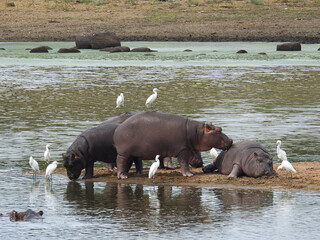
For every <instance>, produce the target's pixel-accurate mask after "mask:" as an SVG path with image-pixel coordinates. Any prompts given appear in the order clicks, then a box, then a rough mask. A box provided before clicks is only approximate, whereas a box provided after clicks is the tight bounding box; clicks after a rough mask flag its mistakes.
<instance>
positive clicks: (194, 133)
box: [113, 112, 232, 179]
mask: <svg viewBox="0 0 320 240" xmlns="http://www.w3.org/2000/svg"><path fill="white" fill-rule="evenodd" d="M113 140H114V144H115V147H116V149H117V152H118V155H117V166H118V171H117V176H118V178H121V179H124V178H127V177H128V172H127V171H126V170H127V169H128V165H129V164H130V161H131V159H132V158H133V157H137V158H140V159H145V160H148V159H154V158H155V156H156V155H160V156H162V157H178V161H179V164H180V168H181V172H182V175H183V176H192V175H193V173H192V172H191V171H190V169H189V162H190V160H191V159H192V157H193V155H194V151H195V150H197V151H208V150H210V149H211V148H212V147H215V148H219V149H227V148H229V147H230V146H231V145H232V140H231V139H229V138H228V137H227V136H226V135H225V134H223V133H222V130H221V128H216V127H215V126H213V125H212V124H206V123H204V122H198V121H194V120H190V119H188V118H184V117H181V116H178V115H173V114H166V113H160V112H142V113H138V114H135V115H134V116H132V117H130V118H129V119H127V120H126V121H125V122H123V123H122V124H121V125H120V126H119V127H118V128H117V129H116V131H115V132H114V137H113Z"/></svg>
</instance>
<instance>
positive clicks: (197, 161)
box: [100, 112, 203, 172]
mask: <svg viewBox="0 0 320 240" xmlns="http://www.w3.org/2000/svg"><path fill="white" fill-rule="evenodd" d="M138 113H141V112H126V113H123V114H121V115H119V116H115V117H112V118H109V119H108V120H106V121H104V122H102V123H101V124H100V125H106V124H110V123H118V124H121V123H123V122H124V121H125V120H127V119H128V118H130V117H132V116H133V115H135V114H138ZM137 161H139V160H138V159H137ZM189 164H190V166H192V167H194V168H200V167H203V160H202V157H201V153H200V152H199V151H195V152H194V157H193V158H192V159H191V161H190V163H189ZM140 165H141V166H142V162H141V163H140V164H139V166H140ZM106 166H107V168H108V169H109V171H112V170H113V168H114V167H115V163H106ZM160 168H174V166H173V164H172V159H171V157H160ZM138 172H142V169H139V171H138Z"/></svg>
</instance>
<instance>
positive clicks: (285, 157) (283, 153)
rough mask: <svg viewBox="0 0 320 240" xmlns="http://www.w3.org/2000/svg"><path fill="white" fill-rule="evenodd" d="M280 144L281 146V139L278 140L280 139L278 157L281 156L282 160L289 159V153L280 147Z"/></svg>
mask: <svg viewBox="0 0 320 240" xmlns="http://www.w3.org/2000/svg"><path fill="white" fill-rule="evenodd" d="M280 146H281V141H280V140H278V141H277V156H278V158H279V159H280V160H281V161H284V160H288V159H287V154H286V152H285V151H283V150H282V149H281V148H280Z"/></svg>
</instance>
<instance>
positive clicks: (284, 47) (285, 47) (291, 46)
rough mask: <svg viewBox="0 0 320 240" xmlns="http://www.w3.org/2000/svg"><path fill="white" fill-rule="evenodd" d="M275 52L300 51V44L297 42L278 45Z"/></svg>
mask: <svg viewBox="0 0 320 240" xmlns="http://www.w3.org/2000/svg"><path fill="white" fill-rule="evenodd" d="M277 51H301V44H300V43H299V42H290V43H282V44H278V45H277Z"/></svg>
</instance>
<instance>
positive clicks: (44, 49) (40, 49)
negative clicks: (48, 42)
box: [30, 46, 52, 53]
mask: <svg viewBox="0 0 320 240" xmlns="http://www.w3.org/2000/svg"><path fill="white" fill-rule="evenodd" d="M48 50H52V48H51V47H49V46H40V47H36V48H32V49H31V50H30V53H48V52H49V51H48Z"/></svg>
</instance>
